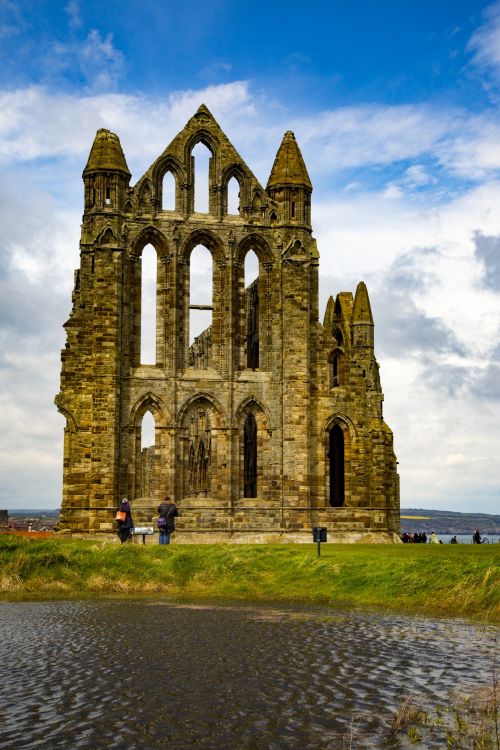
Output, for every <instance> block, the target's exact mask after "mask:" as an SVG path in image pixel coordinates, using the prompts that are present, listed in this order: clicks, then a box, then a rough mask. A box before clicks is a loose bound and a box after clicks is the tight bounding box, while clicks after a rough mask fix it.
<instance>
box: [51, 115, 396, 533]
mask: <svg viewBox="0 0 500 750" xmlns="http://www.w3.org/2000/svg"><path fill="white" fill-rule="evenodd" d="M200 142H201V143H202V144H204V145H205V146H206V147H207V148H208V150H209V152H210V161H209V175H208V181H209V186H208V187H209V202H208V212H207V213H197V212H196V211H195V210H194V208H195V198H194V196H195V173H196V168H195V167H196V165H195V159H194V158H193V155H192V151H193V148H194V147H195V146H196V145H197V144H198V143H200ZM166 175H167V177H168V178H169V179H170V180H171V181H172V178H173V181H175V203H174V205H172V206H171V207H170V208H169V209H164V208H163V197H162V191H163V189H164V184H166V183H165V176H166ZM130 177H131V175H130V172H129V170H128V167H127V162H126V160H125V156H124V154H123V151H122V148H121V145H120V141H119V139H118V137H117V136H116V135H115V134H114V133H111V132H109V131H108V130H99V131H98V132H97V135H96V137H95V140H94V143H93V146H92V148H91V151H90V155H89V159H88V162H87V165H86V167H85V169H84V172H83V181H84V190H85V199H84V200H85V208H84V214H83V225H82V235H81V245H80V249H81V264H80V268H79V270H77V271H76V272H75V285H74V291H73V297H72V302H73V306H72V310H71V314H70V317H69V320H68V321H67V322H66V324H65V329H66V333H67V343H66V346H65V348H64V349H63V351H62V372H61V389H60V393H59V394H58V395H57V397H56V404H57V407H58V409H59V411H60V412H61V413H62V414H63V415H64V416H65V418H66V427H65V440H64V477H63V501H62V510H61V520H60V528H61V529H70V530H72V531H75V532H80V533H81V532H93V533H96V532H113V531H114V530H115V523H114V514H115V511H116V509H117V505H118V502H119V499H120V498H121V497H123V496H126V497H128V498H129V499H130V500H131V505H132V510H133V515H134V520H135V522H136V523H141V524H142V523H146V522H147V523H152V522H153V519H154V517H155V511H156V508H157V506H158V503H159V502H160V500H161V499H162V498H163V496H164V495H165V494H169V495H171V496H172V497H174V498H175V499H176V501H177V503H178V507H179V511H180V514H181V516H180V518H179V519H178V524H177V529H178V530H177V535H176V540H177V541H179V542H189V541H202V542H205V541H207V542H211V541H221V540H226V541H235V542H240V541H259V542H260V541H262V542H266V541H311V527H313V526H326V527H327V528H328V531H329V540H330V541H396V540H397V539H398V537H397V532H398V531H399V484H398V482H399V479H398V474H397V462H396V458H395V455H394V451H393V436H392V432H391V430H390V429H389V427H388V426H387V425H386V424H385V422H384V420H383V417H382V402H383V394H382V390H381V386H380V380H379V368H378V364H377V361H376V359H375V355H374V325H373V318H372V313H371V308H370V302H369V298H368V292H367V289H366V286H365V284H364V283H363V282H360V283H359V284H358V287H357V289H356V293H355V295H354V297H353V295H352V294H351V292H340V293H339V294H337V296H336V297H335V298H333V297H330V299H329V301H328V304H327V308H326V312H325V315H324V319H323V323H321V322H320V321H319V310H318V267H319V254H318V250H317V247H316V241H315V240H314V238H313V236H312V228H311V221H310V211H311V193H312V185H311V181H310V179H309V175H308V173H307V169H306V166H305V164H304V161H303V158H302V155H301V152H300V149H299V147H298V145H297V143H296V141H295V137H294V135H293V133H291V132H287V133H285V136H284V138H283V141H282V143H281V145H280V147H279V149H278V152H277V155H276V159H275V162H274V165H273V167H272V170H271V175H270V177H269V181H268V183H267V187H266V188H265V189H264V188H263V187H262V186H261V185H260V184H259V182H258V181H257V179H256V178H255V176H254V175H253V174H252V172H251V171H250V169H249V168H248V167H247V165H246V164H245V162H244V161H243V159H242V158H241V156H240V155H239V154H238V152H237V151H236V150H235V148H234V147H233V146H232V145H231V143H230V142H229V140H228V139H227V137H226V135H225V134H224V133H223V132H222V130H221V128H220V127H219V125H218V123H217V122H216V121H215V119H214V118H213V117H212V115H211V114H210V112H209V111H208V109H207V108H206V107H205V106H204V105H202V106H201V107H200V108H199V110H198V111H197V112H196V114H195V115H194V116H193V117H192V118H191V119H190V120H189V122H188V123H187V125H186V126H185V128H184V129H183V130H182V131H181V132H180V133H179V134H178V135H177V136H176V137H175V138H174V140H173V141H172V142H171V144H170V145H169V146H168V147H167V148H166V149H165V151H164V152H163V153H162V154H161V155H160V156H159V157H158V159H157V160H156V161H155V162H154V164H153V165H152V166H151V167H150V168H149V169H148V171H147V172H146V173H145V174H144V176H143V177H141V179H140V180H139V181H138V182H137V183H136V184H135V186H134V187H131V186H130ZM234 179H235V180H236V181H237V184H238V187H239V203H240V205H239V209H238V212H237V213H235V214H231V213H229V212H228V185H229V183H230V182H231V181H232V180H234ZM233 184H234V183H233ZM148 245H152V246H153V247H154V249H155V250H156V257H157V278H156V363H155V364H144V363H142V362H141V302H142V300H141V296H142V282H141V262H142V253H143V250H144V248H145V247H146V246H148ZM199 245H202V246H204V247H205V248H206V249H207V250H208V251H209V253H210V254H211V258H212V278H211V279H210V278H207V283H208V284H211V287H212V304H211V305H207V306H206V307H207V309H208V310H209V312H210V314H211V325H210V326H209V327H208V328H207V330H205V331H204V332H202V333H201V334H200V335H199V336H197V337H196V339H195V340H194V341H192V340H191V339H190V333H189V326H190V312H191V310H192V309H193V308H195V307H196V306H195V305H192V304H191V301H190V300H191V297H190V279H191V273H190V260H191V253H192V251H193V249H194V248H196V247H197V246H199ZM250 250H253V252H254V253H255V255H256V256H257V259H258V266H259V273H258V279H257V281H255V282H254V283H253V284H251V285H250V284H248V285H247V284H245V275H244V269H245V257H246V255H247V253H248V252H249V251H250ZM148 411H149V412H150V413H151V414H152V416H153V418H154V424H155V430H154V431H155V438H154V445H153V447H152V448H148V449H147V450H146V451H144V449H143V448H142V447H141V430H142V420H143V417H144V415H145V414H146V412H148Z"/></svg>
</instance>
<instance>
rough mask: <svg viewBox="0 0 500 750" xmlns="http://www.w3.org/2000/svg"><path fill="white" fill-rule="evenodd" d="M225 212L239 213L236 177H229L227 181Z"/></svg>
mask: <svg viewBox="0 0 500 750" xmlns="http://www.w3.org/2000/svg"><path fill="white" fill-rule="evenodd" d="M227 213H228V214H230V215H232V216H239V213H240V183H239V182H238V180H237V178H236V177H231V179H230V180H229V182H228V183H227Z"/></svg>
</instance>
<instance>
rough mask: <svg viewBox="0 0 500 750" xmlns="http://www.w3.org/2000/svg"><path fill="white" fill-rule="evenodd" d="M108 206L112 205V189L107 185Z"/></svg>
mask: <svg viewBox="0 0 500 750" xmlns="http://www.w3.org/2000/svg"><path fill="white" fill-rule="evenodd" d="M106 205H107V206H110V205H111V188H110V187H109V185H106Z"/></svg>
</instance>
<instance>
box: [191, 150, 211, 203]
mask: <svg viewBox="0 0 500 750" xmlns="http://www.w3.org/2000/svg"><path fill="white" fill-rule="evenodd" d="M192 156H193V159H194V210H195V211H196V212H198V213H201V214H206V213H208V190H209V185H208V181H209V169H210V159H211V156H212V155H211V153H210V150H209V149H208V148H207V147H206V146H205V145H204V144H203V143H197V144H196V146H195V147H194V148H193V151H192Z"/></svg>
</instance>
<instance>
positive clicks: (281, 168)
mask: <svg viewBox="0 0 500 750" xmlns="http://www.w3.org/2000/svg"><path fill="white" fill-rule="evenodd" d="M278 185H302V186H304V187H307V188H309V189H310V190H311V189H312V184H311V180H310V179H309V175H308V173H307V169H306V165H305V163H304V159H303V157H302V154H301V152H300V148H299V146H298V144H297V141H296V140H295V135H294V134H293V133H292V131H291V130H287V131H286V133H285V135H284V136H283V140H282V141H281V146H280V147H279V149H278V153H277V154H276V158H275V160H274V164H273V168H272V170H271V174H270V176H269V181H268V183H267V189H269V188H271V187H277V186H278Z"/></svg>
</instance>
